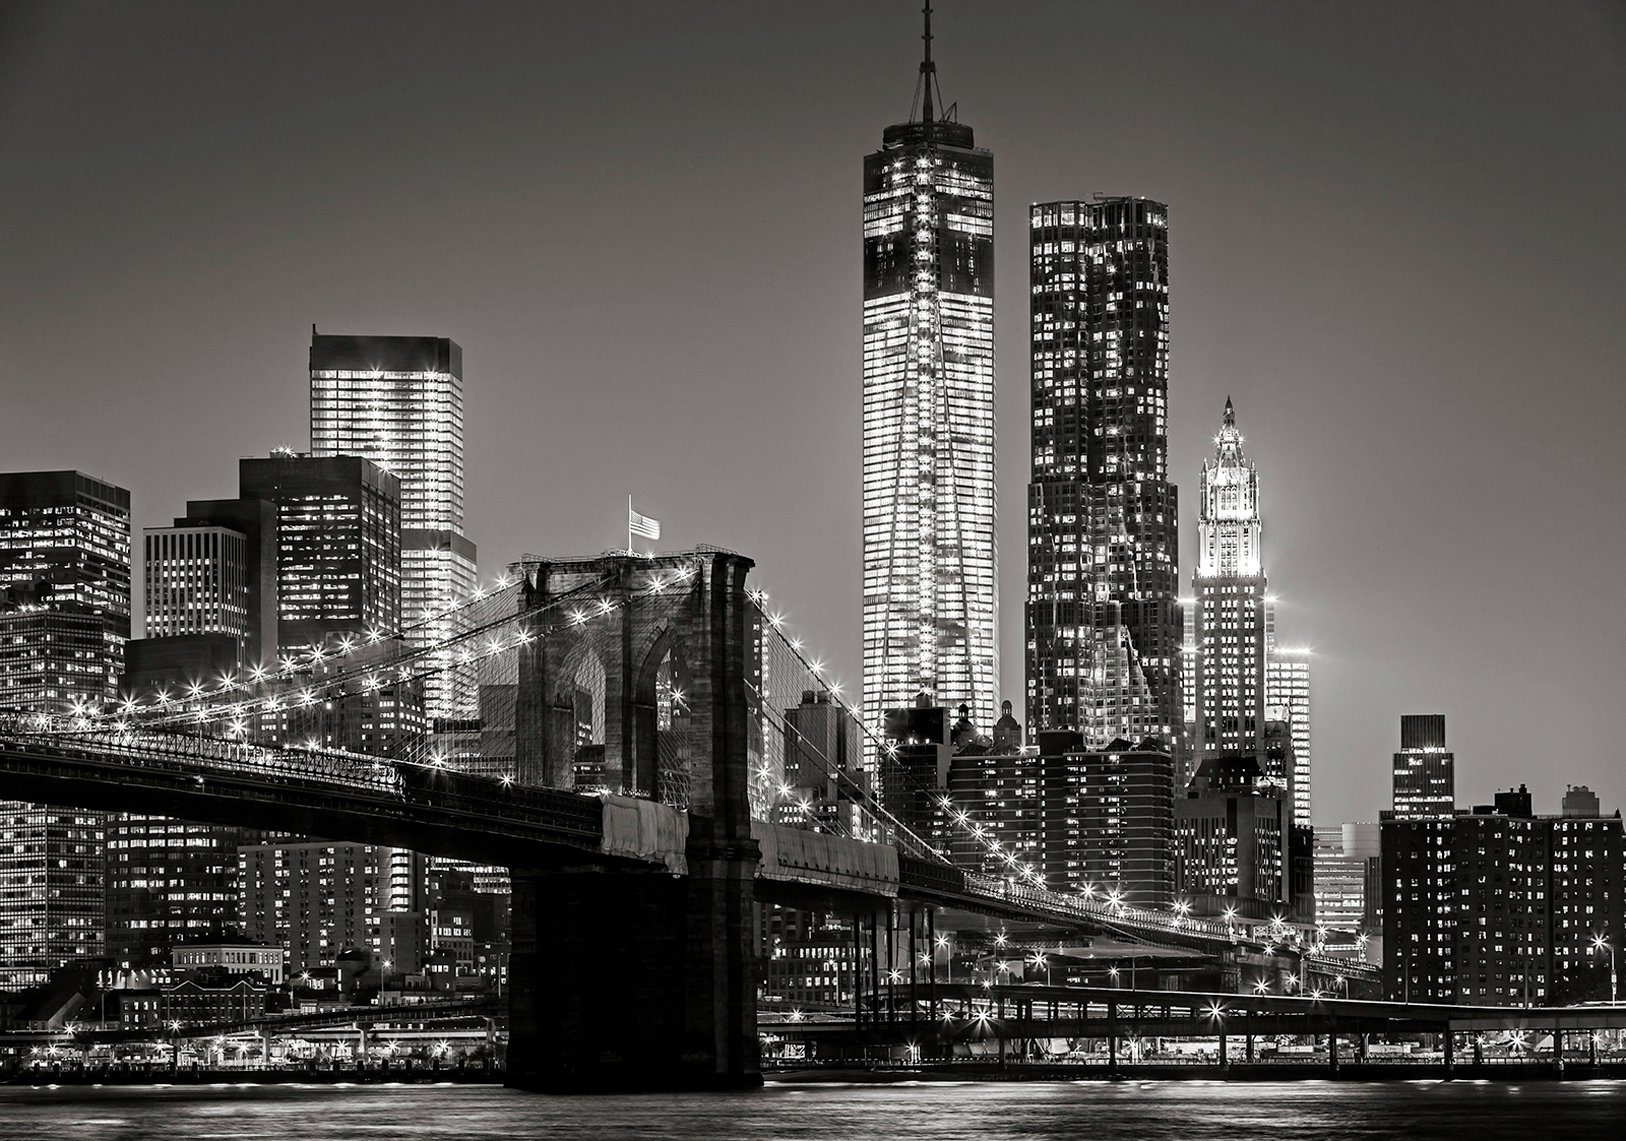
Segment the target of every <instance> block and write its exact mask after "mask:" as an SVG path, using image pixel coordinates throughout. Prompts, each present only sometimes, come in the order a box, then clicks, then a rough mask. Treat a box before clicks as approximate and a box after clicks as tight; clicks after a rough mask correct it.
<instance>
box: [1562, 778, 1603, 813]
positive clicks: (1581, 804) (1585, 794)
mask: <svg viewBox="0 0 1626 1141" xmlns="http://www.w3.org/2000/svg"><path fill="white" fill-rule="evenodd" d="M1560 810H1561V811H1562V812H1563V814H1564V815H1565V816H1602V815H1603V809H1602V807H1601V806H1600V805H1599V803H1598V794H1597V793H1595V792H1593V791H1592V790H1591V789H1590V788H1588V787H1587V786H1586V785H1584V784H1574V785H1570V786H1568V787H1567V788H1565V789H1564V800H1563V803H1562V805H1561V808H1560Z"/></svg>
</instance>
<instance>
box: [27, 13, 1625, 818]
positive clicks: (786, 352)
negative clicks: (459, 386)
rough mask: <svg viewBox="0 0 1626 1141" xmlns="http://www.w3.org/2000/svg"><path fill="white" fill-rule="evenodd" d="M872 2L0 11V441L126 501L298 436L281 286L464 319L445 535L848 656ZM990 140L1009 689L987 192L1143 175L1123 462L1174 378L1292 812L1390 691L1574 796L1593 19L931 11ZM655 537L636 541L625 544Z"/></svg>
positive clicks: (1005, 369)
mask: <svg viewBox="0 0 1626 1141" xmlns="http://www.w3.org/2000/svg"><path fill="white" fill-rule="evenodd" d="M917 9H918V4H916V3H913V2H901V0H900V2H898V3H886V4H880V3H843V4H796V5H792V4H781V3H761V2H750V3H743V2H742V3H705V4H700V3H696V4H686V5H679V4H631V3H626V4H613V3H608V4H606V3H600V4H591V5H589V4H568V5H567V4H559V5H545V4H531V3H525V4H511V5H507V4H505V5H498V4H478V3H475V4H470V3H459V4H446V5H442V6H439V7H433V8H431V7H430V6H428V5H412V6H405V7H403V6H399V5H380V6H375V7H370V6H365V5H357V4H350V5H340V6H329V5H309V6H305V5H299V4H282V5H274V6H230V5H218V4H214V3H206V4H195V5H185V4H176V3H166V2H158V3H149V4H142V5H123V4H114V3H106V4H91V5H87V4H77V3H66V2H60V3H51V4H45V5H40V6H37V7H31V6H27V5H18V4H11V5H8V6H6V7H5V8H4V9H3V10H0V362H3V363H0V469H7V470H11V469H30V468H46V467H81V468H85V469H88V470H90V471H93V472H96V473H98V474H101V475H103V476H105V477H107V478H109V479H112V480H114V481H116V482H118V483H121V484H123V485H125V486H127V487H129V488H131V489H132V491H133V493H134V496H135V502H136V514H137V519H136V522H137V525H138V526H143V525H148V526H150V525H154V524H160V523H164V522H166V521H167V518H168V516H170V515H171V514H173V513H176V512H178V511H179V510H180V509H181V507H182V505H183V501H184V500H185V499H187V498H188V497H192V498H199V497H207V496H218V495H224V494H229V493H231V492H232V491H233V490H234V485H235V461H236V459H237V457H238V456H240V455H247V454H254V453H263V452H265V451H266V450H268V449H269V448H271V447H273V446H275V445H277V444H282V443H291V444H294V445H297V446H303V445H304V444H305V443H306V442H307V441H306V419H305V417H306V404H305V401H306V391H305V377H304V374H303V370H304V361H305V352H306V347H307V345H308V335H309V332H310V325H311V322H312V321H316V322H318V323H319V324H320V325H321V326H322V328H323V329H325V330H329V331H333V332H376V333H397V332H399V333H407V332H411V333H423V334H434V335H441V336H450V337H452V338H454V339H456V340H457V341H458V342H460V343H461V344H462V345H463V347H464V350H465V362H466V371H467V389H466V399H467V410H468V443H469V464H468V467H469V486H468V499H469V532H470V534H471V535H472V537H473V538H474V539H475V540H476V541H477V542H478V543H479V544H480V547H481V553H482V562H483V564H484V565H486V566H487V567H488V568H492V569H495V568H496V567H497V566H498V565H499V564H500V563H501V562H503V561H506V560H507V559H509V558H512V557H514V556H516V555H517V554H519V553H520V552H522V551H526V550H530V551H538V552H548V553H588V552H597V551H599V550H602V549H605V548H608V547H610V546H613V545H615V544H617V543H618V542H619V541H623V540H621V539H619V538H618V537H619V536H621V535H622V534H623V530H622V524H623V520H622V516H621V512H622V511H623V510H624V508H625V498H626V495H627V493H628V491H632V492H634V493H635V494H636V495H637V498H638V506H639V508H640V510H643V511H644V512H645V513H647V514H652V515H655V516H657V517H658V518H660V519H661V520H662V521H663V524H664V525H665V527H666V528H667V535H668V536H669V537H670V539H671V541H672V544H673V545H686V544H689V543H693V542H698V541H704V542H712V543H717V544H721V545H724V546H729V547H733V548H736V549H739V550H742V551H744V552H746V553H748V554H750V555H752V556H753V557H755V558H756V559H757V560H758V563H759V567H760V571H759V584H760V585H763V586H765V587H766V588H767V589H768V590H769V591H770V592H772V594H773V596H774V598H775V600H776V601H777V602H781V603H783V604H784V606H785V607H786V609H787V610H788V611H789V613H790V615H791V617H792V620H793V622H794V623H796V624H797V625H798V626H799V628H801V629H802V630H803V631H805V633H806V635H807V636H808V637H809V639H810V640H812V641H813V642H815V643H816V644H818V645H820V646H823V647H826V648H827V653H828V655H829V656H830V657H831V659H832V660H833V661H834V662H835V663H836V664H837V667H838V669H839V671H840V673H841V674H842V675H843V676H844V677H845V678H847V679H849V680H852V681H856V680H857V679H856V674H857V668H856V663H857V660H858V601H859V599H858V590H859V578H858V545H859V544H858V540H859V533H858V506H859V498H858V488H859V470H858V459H859V432H858V428H859V400H858V393H859V328H860V324H859V255H860V239H859V176H860V168H861V160H862V156H863V154H864V153H865V152H866V151H868V150H871V149H874V148H875V147H876V146H877V145H878V144H879V141H880V133H881V129H882V128H883V127H884V126H885V125H887V124H888V123H891V122H896V121H898V120H900V119H902V118H903V117H904V116H905V115H906V114H907V112H908V109H909V102H910V96H911V94H912V86H913V82H914V67H915V61H916V59H917V58H918V55H917V52H918V48H919V42H918V39H917V38H916V37H917V36H918V28H917V20H918V13H917ZM937 25H938V28H937V30H938V33H939V37H938V42H937V53H936V54H937V56H938V59H939V66H940V74H941V79H942V88H943V92H944V94H945V95H946V96H947V97H948V98H949V99H950V100H956V101H958V102H959V105H960V111H961V116H962V118H963V119H964V121H966V122H968V123H970V124H972V125H973V126H974V127H975V128H976V131H977V139H978V142H979V143H980V144H981V145H983V146H987V147H990V148H991V149H992V150H993V151H994V154H995V162H996V180H997V194H998V211H999V216H998V231H997V233H998V243H999V247H998V248H999V276H998V290H999V299H998V334H999V343H1000V355H999V370H1000V397H999V414H1000V429H1001V432H1000V473H1001V474H1000V478H1001V484H1000V501H999V502H1000V509H1001V526H1000V540H1001V560H1002V563H1001V567H1002V572H1003V573H1002V580H1003V592H1002V641H1003V647H1004V650H1003V655H1004V676H1005V691H1006V696H1009V697H1011V698H1012V699H1013V700H1015V701H1016V702H1017V706H1018V709H1020V708H1021V694H1020V684H1021V672H1022V667H1021V662H1022V654H1021V629H1020V621H1021V599H1022V592H1023V572H1024V565H1025V557H1024V546H1023V544H1024V520H1023V511H1024V487H1025V482H1026V478H1027V469H1028V458H1027V447H1028V440H1027V424H1026V417H1027V403H1028V401H1027V384H1028V377H1027V372H1028V369H1027V345H1026V328H1027V306H1026V302H1025V298H1024V294H1025V288H1026V245H1025V230H1026V207H1027V205H1028V204H1029V203H1030V202H1032V201H1036V200H1043V199H1049V198H1062V197H1070V196H1078V195H1088V194H1090V193H1093V192H1098V191H1099V192H1103V193H1126V194H1146V195H1150V196H1152V197H1156V198H1159V199H1162V200H1164V201H1166V202H1168V203H1169V204H1170V207H1171V209H1170V223H1171V238H1170V241H1171V261H1172V276H1173V318H1172V321H1173V367H1172V376H1171V382H1170V396H1171V405H1172V419H1173V433H1172V437H1171V449H1170V451H1171V457H1170V458H1171V466H1172V468H1173V475H1174V478H1175V479H1176V481H1177V482H1178V483H1179V484H1180V487H1181V495H1182V499H1183V501H1184V503H1183V506H1184V508H1185V518H1183V519H1182V521H1181V522H1182V535H1183V539H1184V546H1185V552H1186V553H1185V556H1184V557H1183V559H1182V576H1183V578H1184V579H1185V580H1187V581H1189V576H1190V566H1191V558H1190V551H1191V545H1192V538H1193V531H1194V527H1195V517H1194V513H1193V510H1194V506H1195V487H1196V473H1197V469H1198V466H1199V465H1200V463H1201V461H1202V458H1203V456H1204V455H1205V454H1206V451H1207V448H1208V441H1209V439H1210V438H1211V436H1212V434H1213V431H1214V429H1215V427H1216V425H1217V423H1218V418H1219V413H1220V408H1221V405H1222V404H1223V401H1224V398H1225V396H1226V395H1227V394H1230V395H1231V396H1233V397H1234V398H1235V400H1236V403H1237V412H1238V419H1239V422H1240V423H1241V425H1242V427H1243V431H1244V432H1245V434H1246V435H1247V438H1248V447H1249V450H1250V452H1251V454H1252V455H1253V456H1254V458H1255V459H1256V460H1257V461H1258V463H1259V466H1260V469H1261V477H1262V481H1263V488H1264V496H1265V504H1266V511H1267V513H1268V514H1267V519H1266V544H1267V547H1266V558H1267V564H1266V565H1267V569H1268V571H1269V573H1270V576H1271V580H1272V587H1273V589H1274V590H1275V591H1276V592H1277V593H1279V594H1280V595H1281V596H1282V599H1283V604H1282V610H1281V630H1282V637H1283V640H1284V641H1286V642H1294V643H1308V644H1311V645H1313V647H1314V648H1315V650H1316V653H1317V658H1316V665H1315V670H1316V674H1315V724H1314V730H1315V765H1316V773H1315V782H1316V789H1315V793H1316V796H1315V815H1316V818H1317V819H1318V820H1325V821H1333V820H1338V819H1352V818H1357V817H1366V818H1370V817H1371V816H1372V815H1373V814H1374V813H1375V812H1376V811H1377V809H1378V808H1379V807H1381V806H1383V805H1384V804H1385V803H1386V798H1387V780H1388V771H1387V766H1388V758H1389V755H1390V753H1392V751H1393V750H1394V748H1395V747H1396V745H1397V739H1398V728H1397V726H1398V717H1399V714H1401V713H1402V712H1424V711H1441V712H1444V713H1445V714H1446V715H1447V717H1448V728H1449V734H1450V739H1451V742H1452V745H1453V747H1454V748H1455V750H1456V752H1457V756H1458V766H1459V776H1458V787H1459V798H1460V799H1461V800H1463V801H1474V800H1479V801H1483V800H1488V799H1489V796H1490V793H1491V791H1492V790H1493V789H1494V788H1495V787H1497V786H1505V785H1507V784H1508V783H1509V782H1517V781H1520V780H1528V781H1530V782H1531V784H1532V789H1533V791H1534V792H1535V794H1536V801H1537V806H1538V809H1541V810H1547V811H1556V808H1557V801H1558V797H1559V795H1560V794H1561V793H1562V791H1563V787H1564V784H1565V782H1566V781H1569V782H1583V781H1584V782H1587V783H1590V784H1591V785H1592V786H1593V787H1594V788H1597V789H1599V790H1600V792H1601V794H1602V796H1603V800H1604V804H1605V807H1606V808H1610V809H1612V808H1614V807H1616V806H1619V805H1622V804H1626V765H1623V761H1626V756H1623V749H1622V746H1621V744H1620V734H1619V732H1618V721H1617V718H1618V716H1619V711H1620V708H1621V706H1622V704H1623V702H1626V666H1623V665H1622V653H1623V651H1626V603H1623V600H1622V598H1621V596H1620V595H1619V594H1618V593H1617V592H1618V591H1619V590H1620V589H1621V570H1620V568H1621V566H1622V565H1623V563H1626V537H1623V522H1626V512H1623V511H1622V509H1621V502H1622V496H1623V494H1626V460H1623V451H1622V448H1621V443H1620V441H1621V436H1622V432H1623V430H1626V397H1623V395H1622V379H1623V378H1622V359H1623V355H1626V353H1623V350H1626V322H1623V320H1622V312H1623V309H1626V223H1623V222H1622V218H1621V213H1620V205H1619V203H1620V200H1621V194H1622V186H1623V185H1626V153H1623V148H1626V144H1623V142H1622V140H1623V139H1626V8H1623V7H1622V6H1620V5H1618V4H1613V3H1605V2H1599V3H1596V4H1590V5H1588V4H1579V3H1540V4H1536V3H1532V4H1527V5H1519V4H1508V3H1504V4H1493V5H1481V4H1475V3H1460V4H1430V5H1417V4H1410V3H1406V4H1396V5H1384V4H1375V3H1360V4H1354V3H1351V4H1347V5H1340V6H1333V5H1329V4H1313V5H1287V4H1269V5H1248V4H1240V3H1238V4H1227V5H1209V4H1192V5H1181V4H1129V3H1118V4H1099V3H1097V4H1082V3H1068V4H1061V3H1053V4H1040V3H1024V4H992V3H989V4H983V5H973V4H970V3H966V2H964V0H945V2H944V3H943V4H942V5H941V8H940V16H939V19H938V20H937ZM663 545H664V544H663Z"/></svg>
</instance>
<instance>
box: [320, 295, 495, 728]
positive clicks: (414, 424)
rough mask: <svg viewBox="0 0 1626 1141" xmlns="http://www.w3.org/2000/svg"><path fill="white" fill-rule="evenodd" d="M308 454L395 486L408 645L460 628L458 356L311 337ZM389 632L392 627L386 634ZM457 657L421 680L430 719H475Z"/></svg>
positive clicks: (467, 592)
mask: <svg viewBox="0 0 1626 1141" xmlns="http://www.w3.org/2000/svg"><path fill="white" fill-rule="evenodd" d="M310 385H311V387H310V399H311V454H312V455H314V456H341V455H342V456H365V457H366V458H367V459H370V460H372V461H373V462H374V463H376V464H378V465H379V467H380V468H382V469H383V470H384V471H386V472H389V473H390V474H391V475H393V476H394V477H395V478H396V479H398V480H399V481H400V489H401V624H402V625H404V626H405V627H406V642H407V645H408V646H409V647H413V648H417V647H422V646H430V645H435V644H438V643H441V642H444V641H445V640H446V639H447V638H448V637H450V636H451V635H453V634H454V633H456V632H457V631H458V630H459V629H460V628H461V627H460V626H459V622H460V619H459V617H458V616H456V615H448V614H447V613H446V610H447V608H448V607H453V606H457V605H459V604H461V603H463V602H466V601H467V600H468V599H470V598H471V597H472V596H473V594H474V591H475V589H476V587H477V586H478V582H477V575H478V569H477V566H476V556H477V552H476V550H475V546H474V544H473V543H472V542H470V541H469V539H468V538H467V537H466V536H465V535H464V534H463V350H462V349H461V348H460V347H459V346H458V344H457V342H455V341H451V340H448V339H447V338H445V337H375V336H347V335H346V336H336V335H332V334H324V333H318V332H316V330H315V328H314V326H313V327H312V329H311V350H310ZM391 629H392V630H393V629H394V627H393V626H392V627H391ZM455 654H456V650H455V649H447V650H445V651H443V652H442V653H441V657H440V665H441V666H442V669H441V670H440V671H438V672H437V673H435V674H434V675H432V676H430V677H429V678H428V679H426V683H425V690H424V706H425V712H426V714H427V715H428V716H429V717H430V718H431V719H432V720H442V721H444V720H470V719H472V718H473V717H474V716H475V676H474V667H473V666H472V665H459V664H457V662H456V658H455Z"/></svg>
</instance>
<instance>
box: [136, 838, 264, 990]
mask: <svg viewBox="0 0 1626 1141" xmlns="http://www.w3.org/2000/svg"><path fill="white" fill-rule="evenodd" d="M244 834H245V830H244V829H241V828H231V827H227V826H224V825H216V824H195V823H189V822H187V821H182V820H170V819H168V818H166V817H162V816H148V815H143V814H136V813H111V814H109V816H108V819H107V954H108V956H109V957H110V958H112V959H113V961H114V962H115V963H117V964H118V965H120V966H123V967H132V968H137V969H140V968H144V967H149V966H152V965H154V964H155V963H164V962H167V961H168V956H169V954H170V950H171V948H172V947H174V946H175V945H176V944H178V943H183V942H189V941H196V940H203V939H219V938H221V937H222V936H224V935H226V934H227V933H228V932H229V931H230V930H232V929H233V928H235V927H236V925H237V848H238V845H239V844H241V843H242V842H243V837H244Z"/></svg>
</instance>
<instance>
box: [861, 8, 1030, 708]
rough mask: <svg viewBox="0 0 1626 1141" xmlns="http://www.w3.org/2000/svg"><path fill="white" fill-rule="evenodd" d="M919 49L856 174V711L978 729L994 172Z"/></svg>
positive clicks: (993, 643) (989, 679)
mask: <svg viewBox="0 0 1626 1141" xmlns="http://www.w3.org/2000/svg"><path fill="white" fill-rule="evenodd" d="M929 19H930V17H929V16H928V21H929ZM926 45H927V50H926V58H925V60H924V61H923V62H922V63H921V65H920V79H919V83H918V86H917V89H916V99H915V109H914V110H912V111H911V113H910V116H909V121H908V122H906V123H899V124H896V125H894V126H891V127H888V128H886V130H885V132H884V133H883V135H882V141H881V149H880V150H878V151H875V152H874V153H872V154H870V155H868V156H866V157H865V159H864V341H863V352H864V366H863V367H864V384H863V394H864V407H863V425H864V474H863V489H864V490H863V497H864V503H863V528H864V532H863V551H864V556H863V557H864V579H863V590H864V609H863V652H864V694H863V696H864V709H865V718H866V720H867V721H868V722H869V723H870V724H871V725H875V726H878V725H879V724H880V722H881V720H882V717H883V714H884V711H885V710H887V709H892V708H898V707H904V706H909V705H910V704H912V703H913V701H914V699H915V697H916V695H917V694H921V693H924V694H926V695H927V697H928V698H929V699H930V701H931V703H932V704H934V705H939V706H955V705H959V704H960V703H962V702H963V703H966V704H967V705H969V706H970V707H971V709H972V711H973V717H974V718H975V720H976V721H977V723H978V724H981V725H991V724H992V723H993V721H994V716H995V713H994V699H995V695H996V689H997V686H998V684H999V639H998V628H997V582H998V575H997V561H996V558H995V546H994V159H993V155H992V154H990V153H989V152H988V151H986V150H981V149H978V148H977V146H976V145H975V141H974V138H973V135H972V130H971V128H970V127H969V126H967V125H966V124H964V123H961V122H959V121H958V119H957V116H956V112H955V108H954V107H952V106H950V107H948V108H946V109H942V108H941V97H940V95H939V94H938V91H937V75H936V68H935V65H934V64H933V63H932V60H931V37H930V24H929V22H928V25H927V36H926Z"/></svg>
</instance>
